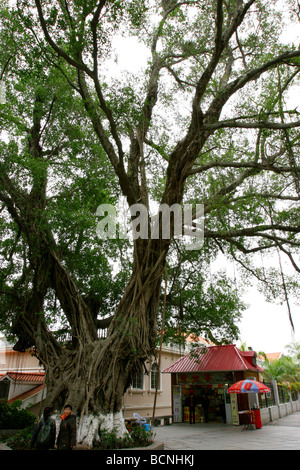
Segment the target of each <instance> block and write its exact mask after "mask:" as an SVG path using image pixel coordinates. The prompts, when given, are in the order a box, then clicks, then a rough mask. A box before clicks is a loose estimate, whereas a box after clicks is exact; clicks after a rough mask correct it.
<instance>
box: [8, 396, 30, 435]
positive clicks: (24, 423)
mask: <svg viewBox="0 0 300 470" xmlns="http://www.w3.org/2000/svg"><path fill="white" fill-rule="evenodd" d="M21 405H22V403H21V402H20V401H19V400H16V401H15V402H13V403H11V404H9V403H8V402H7V401H6V400H0V429H23V428H26V427H28V426H31V427H32V426H33V424H34V422H35V420H36V418H35V416H34V415H33V414H32V413H31V412H30V411H28V410H26V409H21Z"/></svg>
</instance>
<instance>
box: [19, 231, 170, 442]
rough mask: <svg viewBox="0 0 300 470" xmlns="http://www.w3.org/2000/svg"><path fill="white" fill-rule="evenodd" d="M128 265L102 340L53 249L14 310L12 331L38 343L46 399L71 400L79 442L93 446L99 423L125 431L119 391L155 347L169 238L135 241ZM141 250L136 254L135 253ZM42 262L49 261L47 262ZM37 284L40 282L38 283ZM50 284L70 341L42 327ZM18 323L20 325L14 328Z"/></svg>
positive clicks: (60, 405) (58, 403)
mask: <svg viewBox="0 0 300 470" xmlns="http://www.w3.org/2000/svg"><path fill="white" fill-rule="evenodd" d="M136 246H137V250H136V251H135V256H134V269H133V274H132V276H131V279H130V281H129V282H128V285H127V287H126V289H125V292H124V294H123V296H122V298H121V300H120V302H119V305H118V307H117V310H116V312H115V315H114V317H113V320H112V321H111V324H110V326H109V328H108V332H107V336H106V338H104V339H99V338H97V328H96V324H95V323H94V322H93V321H92V320H91V314H90V312H89V309H88V306H87V305H86V304H85V302H84V301H83V299H82V298H81V296H80V294H79V292H78V290H77V288H76V286H75V283H74V282H73V280H72V278H71V276H70V275H69V274H68V273H67V272H66V270H65V269H64V268H63V266H62V264H61V262H60V261H59V259H58V256H57V255H56V254H55V253H54V252H53V251H51V250H49V251H48V253H47V255H46V253H45V252H44V253H43V256H42V257H41V259H42V261H41V266H40V269H38V270H37V272H38V273H40V277H39V281H38V283H37V284H38V285H39V286H40V287H39V289H35V290H34V291H33V292H32V294H31V296H30V298H29V300H28V302H27V306H26V314H25V315H19V316H18V322H17V323H16V324H15V330H14V331H15V333H18V334H19V335H20V337H22V338H23V340H24V339H25V338H26V339H27V344H28V345H29V344H31V342H32V343H33V344H35V345H36V354H37V357H38V358H39V359H40V360H41V362H42V363H43V364H44V366H45V371H46V377H45V382H46V385H47V396H46V399H45V403H44V405H46V404H51V405H52V406H54V408H55V410H56V411H57V412H59V411H60V410H61V409H62V408H63V406H64V404H66V403H67V402H68V403H71V404H72V406H73V410H74V412H75V413H76V414H77V416H78V436H77V439H78V442H81V443H85V444H88V445H90V446H91V445H92V444H93V442H94V441H95V440H97V439H99V431H100V430H101V429H104V428H105V429H108V430H112V429H113V428H117V429H118V433H119V434H120V435H122V434H123V433H125V432H126V429H125V426H124V420H123V419H122V398H123V395H124V393H125V392H126V389H127V388H128V386H129V385H130V382H131V378H132V374H134V373H135V372H137V371H140V370H141V369H142V367H143V364H144V362H145V361H146V360H147V359H149V358H150V357H152V356H153V355H154V353H155V345H156V338H157V315H158V307H159V298H160V293H161V292H160V287H161V278H162V274H163V270H164V265H165V258H166V252H167V246H168V245H167V244H162V242H161V241H159V240H138V243H136ZM141 253H142V254H141ZM46 266H47V268H46ZM41 286H43V289H42V288H41ZM49 287H52V288H54V289H55V291H56V294H57V296H58V299H59V301H60V303H61V305H62V307H63V308H64V311H65V313H66V316H67V318H68V320H69V323H70V325H72V331H71V335H72V346H71V347H69V348H68V347H64V346H62V345H61V344H59V343H58V342H57V341H56V340H55V339H54V337H53V336H52V334H51V333H50V332H49V331H48V330H47V328H46V327H45V325H44V323H43V321H42V319H41V316H39V315H37V314H36V313H37V312H38V311H40V312H41V311H42V310H43V300H44V295H45V291H46V289H47V288H49ZM17 327H18V328H17Z"/></svg>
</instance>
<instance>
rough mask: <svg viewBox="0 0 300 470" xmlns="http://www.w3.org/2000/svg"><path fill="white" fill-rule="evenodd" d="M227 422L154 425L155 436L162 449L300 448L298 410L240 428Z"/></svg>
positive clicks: (299, 413)
mask: <svg viewBox="0 0 300 470" xmlns="http://www.w3.org/2000/svg"><path fill="white" fill-rule="evenodd" d="M242 429H243V427H242V426H233V425H229V424H221V423H220V424H217V423H207V424H204V423H203V424H198V423H197V424H189V423H180V424H172V425H170V426H161V427H156V428H154V432H155V439H156V440H158V441H163V442H164V444H165V450H300V411H297V412H295V413H292V414H290V415H287V416H284V417H283V418H280V419H277V420H276V421H273V422H272V423H269V424H265V425H264V426H263V427H262V428H261V429H254V430H253V431H251V430H245V431H243V430H242Z"/></svg>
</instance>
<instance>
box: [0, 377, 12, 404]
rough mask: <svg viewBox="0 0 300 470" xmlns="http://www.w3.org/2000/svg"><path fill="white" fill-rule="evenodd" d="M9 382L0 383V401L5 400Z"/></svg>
mask: <svg viewBox="0 0 300 470" xmlns="http://www.w3.org/2000/svg"><path fill="white" fill-rule="evenodd" d="M9 386H10V380H8V379H3V380H1V382H0V400H7V399H8V393H9Z"/></svg>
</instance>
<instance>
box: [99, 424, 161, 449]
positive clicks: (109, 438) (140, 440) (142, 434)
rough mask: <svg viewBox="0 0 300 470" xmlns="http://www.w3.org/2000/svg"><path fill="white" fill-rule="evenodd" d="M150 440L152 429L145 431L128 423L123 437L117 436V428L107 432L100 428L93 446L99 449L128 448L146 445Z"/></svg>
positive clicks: (151, 438) (150, 442)
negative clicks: (126, 432)
mask: <svg viewBox="0 0 300 470" xmlns="http://www.w3.org/2000/svg"><path fill="white" fill-rule="evenodd" d="M152 442H153V434H152V431H146V430H145V429H144V428H142V427H140V426H139V425H130V426H129V427H128V434H126V435H125V436H124V437H118V436H117V429H114V430H113V431H111V432H108V431H107V430H106V429H103V430H101V433H100V442H97V443H96V444H95V446H94V448H95V449H101V450H115V449H128V448H132V447H147V446H149V445H150V444H152Z"/></svg>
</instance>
